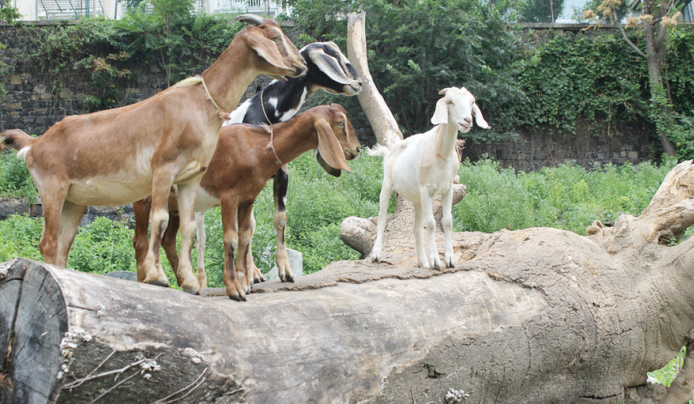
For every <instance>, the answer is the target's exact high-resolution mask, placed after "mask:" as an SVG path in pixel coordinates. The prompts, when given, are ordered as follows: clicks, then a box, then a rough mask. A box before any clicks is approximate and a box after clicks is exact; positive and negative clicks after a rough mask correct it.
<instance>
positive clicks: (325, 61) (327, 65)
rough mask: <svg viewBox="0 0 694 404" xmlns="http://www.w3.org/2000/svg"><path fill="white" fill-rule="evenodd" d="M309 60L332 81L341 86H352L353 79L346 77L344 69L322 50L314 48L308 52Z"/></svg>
mask: <svg viewBox="0 0 694 404" xmlns="http://www.w3.org/2000/svg"><path fill="white" fill-rule="evenodd" d="M308 58H309V59H311V62H313V63H314V64H315V65H316V66H318V68H319V69H320V71H322V72H323V73H325V75H326V76H328V77H329V78H330V79H331V80H333V81H335V82H337V83H340V84H352V83H354V80H353V79H350V78H349V77H347V76H346V75H345V72H344V69H343V68H342V66H340V64H339V62H338V61H337V60H335V58H334V57H332V56H330V55H328V54H327V53H325V52H324V51H323V49H321V48H314V49H311V50H310V51H309V52H308Z"/></svg>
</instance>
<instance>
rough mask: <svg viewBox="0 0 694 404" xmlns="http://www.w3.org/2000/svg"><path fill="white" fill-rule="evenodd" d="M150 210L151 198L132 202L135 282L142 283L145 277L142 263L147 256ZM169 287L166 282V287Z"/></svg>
mask: <svg viewBox="0 0 694 404" xmlns="http://www.w3.org/2000/svg"><path fill="white" fill-rule="evenodd" d="M150 209H152V197H150V196H148V197H147V198H145V199H141V200H139V201H137V202H133V213H134V216H135V231H134V234H133V247H134V248H135V262H136V263H137V281H138V282H144V281H145V278H146V276H147V273H146V271H145V267H144V262H145V257H146V256H147V247H148V246H149V240H148V238H147V231H148V230H149V211H150ZM163 286H169V282H168V280H167V281H166V285H163Z"/></svg>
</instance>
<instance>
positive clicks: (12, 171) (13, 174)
mask: <svg viewBox="0 0 694 404" xmlns="http://www.w3.org/2000/svg"><path fill="white" fill-rule="evenodd" d="M38 195H39V194H38V191H36V186H34V181H33V180H32V179H31V175H29V170H27V165H26V163H25V162H24V160H22V159H18V158H17V153H16V152H15V151H8V152H4V153H0V198H26V199H27V201H28V202H29V203H34V202H35V201H36V199H37V198H38Z"/></svg>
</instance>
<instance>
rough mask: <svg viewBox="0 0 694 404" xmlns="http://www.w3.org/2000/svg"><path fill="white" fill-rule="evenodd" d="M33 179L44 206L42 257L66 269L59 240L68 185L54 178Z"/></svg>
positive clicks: (49, 262)
mask: <svg viewBox="0 0 694 404" xmlns="http://www.w3.org/2000/svg"><path fill="white" fill-rule="evenodd" d="M32 177H33V178H34V183H35V184H36V188H37V189H38V191H39V195H40V196H41V202H42V204H43V219H44V223H43V232H42V233H41V241H40V242H39V250H40V251H41V256H42V257H43V259H44V261H46V263H48V264H52V265H57V266H61V267H65V264H66V262H62V263H61V260H60V257H59V245H58V243H59V241H58V240H59V237H60V222H61V216H62V212H63V204H64V203H65V197H66V196H67V190H68V184H67V183H63V182H61V181H60V180H58V179H56V178H53V177H48V178H45V179H44V181H37V176H34V175H32ZM66 261H67V260H66Z"/></svg>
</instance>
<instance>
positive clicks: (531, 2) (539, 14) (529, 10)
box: [521, 0, 564, 23]
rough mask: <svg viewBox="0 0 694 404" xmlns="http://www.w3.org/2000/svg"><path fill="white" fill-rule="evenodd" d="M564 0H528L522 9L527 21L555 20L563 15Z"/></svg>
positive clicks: (523, 17) (523, 18)
mask: <svg viewBox="0 0 694 404" xmlns="http://www.w3.org/2000/svg"><path fill="white" fill-rule="evenodd" d="M563 7H564V0H528V2H527V3H526V4H525V5H524V7H523V9H522V11H521V18H522V21H525V22H552V23H553V22H554V21H555V20H556V19H557V17H558V16H559V15H561V12H562V9H563Z"/></svg>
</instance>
